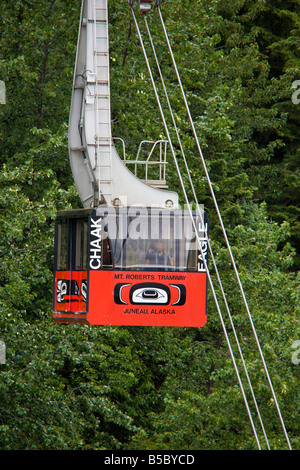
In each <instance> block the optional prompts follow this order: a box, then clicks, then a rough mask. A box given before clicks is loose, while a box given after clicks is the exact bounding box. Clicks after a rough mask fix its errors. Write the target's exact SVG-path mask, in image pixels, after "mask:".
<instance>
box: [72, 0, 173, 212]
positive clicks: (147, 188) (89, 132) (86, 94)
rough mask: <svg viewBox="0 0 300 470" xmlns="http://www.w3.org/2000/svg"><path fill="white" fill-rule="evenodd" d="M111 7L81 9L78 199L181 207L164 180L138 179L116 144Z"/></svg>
mask: <svg viewBox="0 0 300 470" xmlns="http://www.w3.org/2000/svg"><path fill="white" fill-rule="evenodd" d="M107 3H108V2H107V0H83V2H82V8H81V15H80V24H79V35H78V44H77V56H76V64H75V72H74V82H73V94H72V102H71V111H70V122H69V154H70V162H71V168H72V173H73V177H74V180H75V183H76V186H77V189H78V193H79V196H80V198H81V201H82V204H83V206H84V207H92V206H98V205H99V204H106V205H108V206H111V205H114V204H116V203H117V204H118V205H119V206H131V205H134V204H135V205H136V204H140V205H144V206H147V205H149V204H151V205H152V206H156V207H166V204H170V201H172V207H173V208H176V207H178V195H177V194H176V193H175V192H173V191H167V190H166V189H162V188H166V182H165V179H164V178H161V180H160V179H159V178H158V181H150V180H148V179H147V178H144V179H145V181H142V180H140V179H139V178H137V177H136V176H135V175H134V174H133V173H132V172H131V171H130V170H129V169H128V168H127V167H126V165H124V162H123V161H122V160H121V158H120V157H119V155H118V153H117V150H116V147H115V145H114V142H113V140H112V135H111V110H110V81H109V39H108V5H107ZM145 4H147V5H148V6H149V5H150V3H149V2H145ZM145 8H146V7H145ZM127 163H128V161H127ZM137 163H139V164H144V165H147V166H149V165H150V164H153V162H151V161H150V160H148V161H147V160H146V162H144V163H143V162H142V161H141V160H139V161H138V162H137Z"/></svg>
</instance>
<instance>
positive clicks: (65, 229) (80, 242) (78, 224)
mask: <svg viewBox="0 0 300 470" xmlns="http://www.w3.org/2000/svg"><path fill="white" fill-rule="evenodd" d="M87 248H88V219H87V218H61V219H57V221H56V261H55V265H56V266H55V267H56V270H57V271H86V270H87V256H88V250H87Z"/></svg>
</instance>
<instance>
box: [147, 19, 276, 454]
mask: <svg viewBox="0 0 300 470" xmlns="http://www.w3.org/2000/svg"><path fill="white" fill-rule="evenodd" d="M144 21H145V24H146V29H147V32H148V37H149V40H150V44H151V47H152V51H153V55H154V57H155V61H156V66H157V69H158V73H159V76H160V79H161V82H162V86H163V89H164V93H165V97H166V100H167V103H168V107H169V111H170V114H171V117H172V121H173V125H174V128H175V132H176V135H177V139H178V143H179V146H180V150H181V153H182V156H183V159H184V163H185V167H186V171H187V175H188V179H189V182H190V185H191V189H192V192H193V196H194V200H195V202H196V207H197V210H198V212H199V216H200V219H201V223H202V226H203V227H204V232H205V237H206V240H207V244H208V248H209V252H210V255H211V258H212V262H213V265H214V269H215V272H216V275H217V279H218V283H219V286H220V289H221V292H222V296H223V300H224V303H225V307H226V310H227V314H228V317H229V320H230V324H231V327H232V330H233V333H234V337H235V340H236V344H237V347H238V350H239V354H240V357H241V360H242V364H243V368H244V371H245V374H246V378H247V381H248V385H249V388H250V391H251V394H252V398H253V402H254V405H255V408H256V412H257V415H258V419H259V421H260V425H261V428H262V431H263V434H264V437H265V440H266V444H267V447H268V449H269V450H270V445H269V441H268V438H267V434H266V431H265V427H264V424H263V420H262V417H261V414H260V411H259V407H258V404H257V401H256V397H255V393H254V390H253V387H252V384H251V379H250V377H249V374H248V371H247V366H246V363H245V360H244V357H243V353H242V349H241V347H240V342H239V339H238V336H237V333H236V329H235V326H234V323H233V319H232V315H231V313H230V309H229V305H228V302H227V299H226V295H225V292H224V289H223V285H222V281H221V278H220V275H219V271H218V268H217V265H216V262H215V258H214V255H213V251H212V248H211V243H210V241H209V237H208V234H207V231H206V229H205V224H204V221H203V218H202V213H201V211H200V209H199V202H198V199H197V196H196V191H195V187H194V184H193V181H192V178H191V173H190V170H189V167H188V164H187V160H186V157H185V153H184V150H183V146H182V142H181V138H180V135H179V132H178V128H177V125H176V121H175V118H174V113H173V110H172V106H171V103H170V100H169V96H168V92H167V89H166V86H165V82H164V78H163V75H162V71H161V68H160V65H159V61H158V57H157V54H156V50H155V46H154V43H153V40H152V36H151V32H150V29H149V25H148V21H147V17H146V16H144Z"/></svg>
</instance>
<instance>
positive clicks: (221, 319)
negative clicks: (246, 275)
mask: <svg viewBox="0 0 300 470" xmlns="http://www.w3.org/2000/svg"><path fill="white" fill-rule="evenodd" d="M131 12H132V16H133V19H134V23H135V26H136V30H137V33H138V37H139V40H140V43H141V47H142V50H143V54H144V58H145V62H146V65H147V69H148V73H149V76H150V80H151V83H152V87H153V90H154V93H155V97H156V100H157V103H158V107H159V110H160V114H161V117H162V120H163V124H164V127H165V131H166V134H167V139H168V141H169V144H170V148H171V152H172V155H173V158H174V163H175V166H176V170H177V174H178V177H179V180H180V184H181V187H182V190H183V193H184V197H185V200H186V203H187V206H188V211H189V215H190V218H191V221H192V223H193V226H194V230H195V234H196V238H197V242H198V246H199V249H200V252H201V256H202V259H203V263H204V266H205V271H206V273H207V277H208V281H209V284H210V287H211V291H212V294H213V297H214V300H215V304H216V307H217V310H218V314H219V317H220V321H221V324H222V328H223V332H224V335H225V339H226V342H227V345H228V349H229V352H230V355H231V358H232V362H233V366H234V369H235V372H236V375H237V379H238V382H239V386H240V389H241V392H242V396H243V399H244V402H245V406H246V409H247V412H248V416H249V419H250V423H251V427H252V430H253V433H254V437H255V440H256V443H257V446H258V448H259V449H261V446H260V442H259V439H258V436H257V432H256V429H255V425H254V422H253V419H252V416H251V411H250V408H249V405H248V401H247V397H246V395H245V391H244V387H243V384H242V381H241V378H240V374H239V371H238V368H237V365H236V361H235V357H234V354H233V350H232V347H231V344H230V340H229V337H228V334H227V330H226V326H225V323H224V320H223V316H222V313H221V310H220V306H219V303H218V299H217V296H216V293H215V289H214V286H213V283H212V279H211V276H210V273H209V270H208V267H207V263H206V260H205V256H204V254H203V250H202V246H201V241H200V239H199V237H198V234H197V228H196V226H195V222H194V218H193V215H192V212H191V206H190V203H189V199H188V196H187V193H186V190H185V187H184V183H183V180H182V176H181V173H180V169H179V166H178V162H177V159H176V155H175V152H174V148H173V145H172V141H171V138H170V134H169V131H168V127H167V123H166V120H165V117H164V113H163V110H162V107H161V103H160V99H159V96H158V93H157V89H156V86H155V82H154V79H153V75H152V72H151V68H150V65H149V61H148V57H147V53H146V50H145V47H144V43H143V39H142V36H141V33H140V30H139V26H138V23H137V20H136V17H135V14H134V11H133V8H132V7H131Z"/></svg>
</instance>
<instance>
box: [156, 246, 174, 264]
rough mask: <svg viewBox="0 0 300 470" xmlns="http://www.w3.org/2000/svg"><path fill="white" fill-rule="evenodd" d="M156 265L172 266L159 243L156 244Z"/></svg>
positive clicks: (168, 256)
mask: <svg viewBox="0 0 300 470" xmlns="http://www.w3.org/2000/svg"><path fill="white" fill-rule="evenodd" d="M156 264H157V265H159V266H173V262H172V259H171V257H170V255H169V254H168V253H167V251H166V249H165V247H164V244H163V242H161V241H159V242H158V244H157V251H156Z"/></svg>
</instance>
